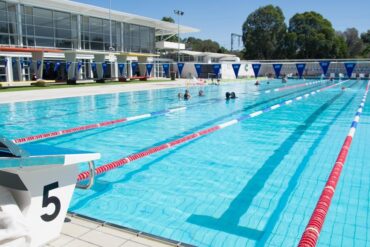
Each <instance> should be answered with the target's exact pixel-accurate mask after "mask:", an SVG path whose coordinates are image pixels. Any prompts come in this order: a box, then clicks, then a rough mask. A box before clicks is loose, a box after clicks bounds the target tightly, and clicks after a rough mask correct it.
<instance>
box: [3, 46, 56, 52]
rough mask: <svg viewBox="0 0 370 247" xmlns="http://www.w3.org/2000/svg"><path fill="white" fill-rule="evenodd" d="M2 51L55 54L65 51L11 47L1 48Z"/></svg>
mask: <svg viewBox="0 0 370 247" xmlns="http://www.w3.org/2000/svg"><path fill="white" fill-rule="evenodd" d="M0 51H5V52H53V53H62V52H63V50H58V49H52V48H27V47H10V46H0Z"/></svg>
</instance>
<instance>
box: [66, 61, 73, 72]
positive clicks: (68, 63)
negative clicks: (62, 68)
mask: <svg viewBox="0 0 370 247" xmlns="http://www.w3.org/2000/svg"><path fill="white" fill-rule="evenodd" d="M71 64H72V62H67V63H66V72H67V73H68V70H69V67H70V66H71Z"/></svg>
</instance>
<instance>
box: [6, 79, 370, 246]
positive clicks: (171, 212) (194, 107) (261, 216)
mask: <svg viewBox="0 0 370 247" xmlns="http://www.w3.org/2000/svg"><path fill="white" fill-rule="evenodd" d="M302 82H303V81H299V80H297V81H292V82H289V84H290V85H295V84H297V85H298V84H301V83H302ZM343 85H345V86H346V87H347V89H346V90H345V91H342V90H340V87H333V88H331V89H328V90H326V91H323V92H321V93H319V94H317V95H314V96H312V97H309V98H307V99H302V100H301V101H298V102H294V104H290V105H286V106H284V107H281V108H279V109H276V110H275V111H272V112H266V113H265V114H263V115H261V116H259V117H256V118H252V119H247V120H245V121H242V122H240V123H239V124H236V125H233V126H231V127H229V128H226V129H223V130H220V131H217V132H215V133H213V134H210V135H207V136H204V137H200V138H198V139H196V140H194V141H191V142H188V143H185V144H183V145H180V146H177V147H174V148H171V149H167V150H164V151H162V152H159V153H156V154H153V155H151V156H148V157H146V158H143V159H140V160H137V161H135V162H132V163H130V164H129V165H127V166H125V167H122V168H119V169H115V170H114V171H113V172H108V173H106V174H104V175H102V176H100V177H99V178H98V180H97V181H96V184H95V186H94V187H93V188H92V189H91V190H88V191H84V190H76V192H75V194H74V198H73V201H72V204H71V206H70V211H72V212H76V213H79V214H82V215H86V216H89V217H92V218H96V219H100V220H104V221H108V222H112V223H115V224H118V225H122V226H126V227H130V228H133V229H137V230H140V231H143V232H148V233H151V234H154V235H158V236H161V237H165V238H169V239H174V240H177V241H181V242H185V243H188V244H192V245H197V246H264V245H266V246H293V245H296V244H297V243H298V241H299V239H300V237H301V234H302V232H303V230H304V228H305V226H306V224H307V222H308V219H309V217H310V216H311V213H312V211H313V208H314V207H315V204H316V202H317V199H318V197H319V196H320V193H321V191H322V188H323V186H324V184H325V182H326V179H327V177H328V175H329V173H330V171H331V169H332V166H333V164H334V162H335V159H336V156H337V154H338V152H339V149H340V148H341V145H342V142H343V140H344V138H345V136H346V135H347V132H348V128H349V125H350V123H351V121H352V119H353V116H354V113H355V111H356V110H357V107H358V104H359V103H360V101H361V98H362V96H363V92H364V89H365V86H366V85H365V82H355V81H349V82H345V83H344V84H343ZM280 86H281V83H280V82H279V81H273V82H271V84H270V85H266V83H264V82H263V83H262V85H261V86H260V88H259V90H262V91H261V94H259V95H257V94H256V93H253V91H255V90H256V87H255V86H253V85H250V84H246V83H240V84H238V83H230V84H228V85H225V86H220V87H217V86H210V87H205V88H203V90H204V91H205V94H206V96H205V97H197V96H195V95H196V94H197V89H195V88H194V89H191V92H192V94H193V96H194V97H193V98H192V99H191V100H190V101H188V102H184V101H178V99H177V92H178V91H179V90H178V89H167V90H153V91H142V92H132V93H123V94H112V95H97V96H88V97H77V98H66V99H62V100H47V101H35V102H24V103H16V104H9V105H5V104H4V105H0V112H1V116H0V119H1V122H0V129H1V131H2V132H3V133H6V135H7V137H9V138H17V137H23V136H30V135H34V134H38V133H44V132H50V131H54V130H61V129H66V128H71V127H76V126H81V125H85V124H90V123H97V122H102V121H107V120H111V119H117V118H120V117H124V116H135V115H140V114H145V113H149V112H156V111H160V110H163V109H168V108H174V107H181V106H188V109H186V110H184V111H178V112H173V113H168V114H165V115H159V116H157V117H151V118H147V119H142V120H138V121H133V122H128V123H124V124H119V125H112V126H108V127H105V128H99V129H94V130H89V131H86V132H80V133H75V134H73V135H66V136H61V137H58V138H55V139H48V140H44V141H42V142H43V143H47V144H50V145H55V146H59V147H66V148H76V147H78V148H79V149H85V150H92V151H97V152H101V153H102V159H101V160H100V161H99V162H98V163H97V165H102V164H105V163H108V162H111V161H114V160H117V159H120V158H122V157H126V156H128V155H130V154H132V153H136V152H139V151H142V150H146V149H147V148H150V147H152V146H156V145H159V144H162V143H166V142H169V141H172V140H175V139H177V138H180V137H182V136H184V135H186V134H190V133H193V132H196V131H199V130H202V129H205V128H208V127H211V126H214V125H216V124H220V123H224V122H226V121H229V120H231V119H235V118H238V117H240V116H242V115H245V114H246V113H251V112H255V111H257V110H261V109H264V108H266V107H268V106H272V105H274V104H276V103H279V102H282V101H284V100H287V99H290V98H294V97H296V96H300V95H303V94H306V93H307V92H311V91H312V90H314V89H318V88H323V87H325V86H327V85H326V83H322V84H315V85H309V86H307V87H297V88H293V89H290V90H285V91H281V92H273V91H272V92H270V93H263V92H264V90H265V89H268V88H276V87H280ZM182 90H183V89H182ZM226 91H234V92H236V93H237V95H238V96H239V98H238V99H236V100H233V101H228V102H226V101H224V100H222V98H223V97H224V94H225V92H226ZM246 92H248V93H246ZM245 93H246V94H245ZM220 99H221V100H220ZM368 106H369V103H366V105H365V110H364V113H363V115H362V117H361V123H360V125H359V127H358V130H357V131H358V132H357V135H356V137H355V138H354V142H353V146H352V148H351V150H350V154H349V157H348V160H347V163H346V165H345V167H344V170H343V174H342V177H341V180H340V183H339V186H338V188H337V192H336V194H335V196H334V200H333V204H332V207H331V209H330V211H329V215H328V217H327V220H326V223H325V225H324V228H323V231H322V234H321V236H320V239H319V246H329V245H330V246H366V245H369V244H370V239H369V237H368V236H367V235H368V234H367V232H368V230H369V227H368V225H369V223H370V216H369V213H368V212H369V205H368V202H369V196H370V194H369V177H370V176H369V175H370V172H369V170H368V169H366V163H367V162H366V161H367V160H369V158H370V157H369V156H370V154H368V153H369V152H367V151H366V147H367V145H366V140H368V139H369V138H370V130H369V126H368V125H369V123H370V121H369V120H370V118H369V113H368V112H369V111H368V109H369V108H368ZM85 169H86V167H85V166H84V165H81V171H83V170H85Z"/></svg>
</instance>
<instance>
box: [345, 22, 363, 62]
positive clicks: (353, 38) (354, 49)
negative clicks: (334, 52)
mask: <svg viewBox="0 0 370 247" xmlns="http://www.w3.org/2000/svg"><path fill="white" fill-rule="evenodd" d="M343 37H344V39H345V41H346V43H347V47H348V55H349V57H359V56H361V53H362V51H363V42H362V40H361V39H360V37H359V33H358V31H357V29H356V28H347V30H346V31H344V32H343Z"/></svg>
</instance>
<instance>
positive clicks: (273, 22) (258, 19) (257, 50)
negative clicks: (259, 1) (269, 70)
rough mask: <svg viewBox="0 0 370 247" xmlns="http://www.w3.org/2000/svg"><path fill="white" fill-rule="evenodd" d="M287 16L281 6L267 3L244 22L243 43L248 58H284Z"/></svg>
mask: <svg viewBox="0 0 370 247" xmlns="http://www.w3.org/2000/svg"><path fill="white" fill-rule="evenodd" d="M284 20H285V17H284V15H283V12H282V11H281V9H280V8H279V7H275V6H273V5H267V6H265V7H261V8H259V9H257V10H256V11H254V12H252V13H251V14H250V15H249V16H248V17H247V19H246V21H245V22H244V24H243V43H244V46H245V56H246V58H248V59H277V58H283V57H284V56H285V55H284V54H282V53H283V50H284V48H283V46H284V42H283V41H284V39H285V35H286V29H287V27H286V24H285V22H284Z"/></svg>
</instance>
